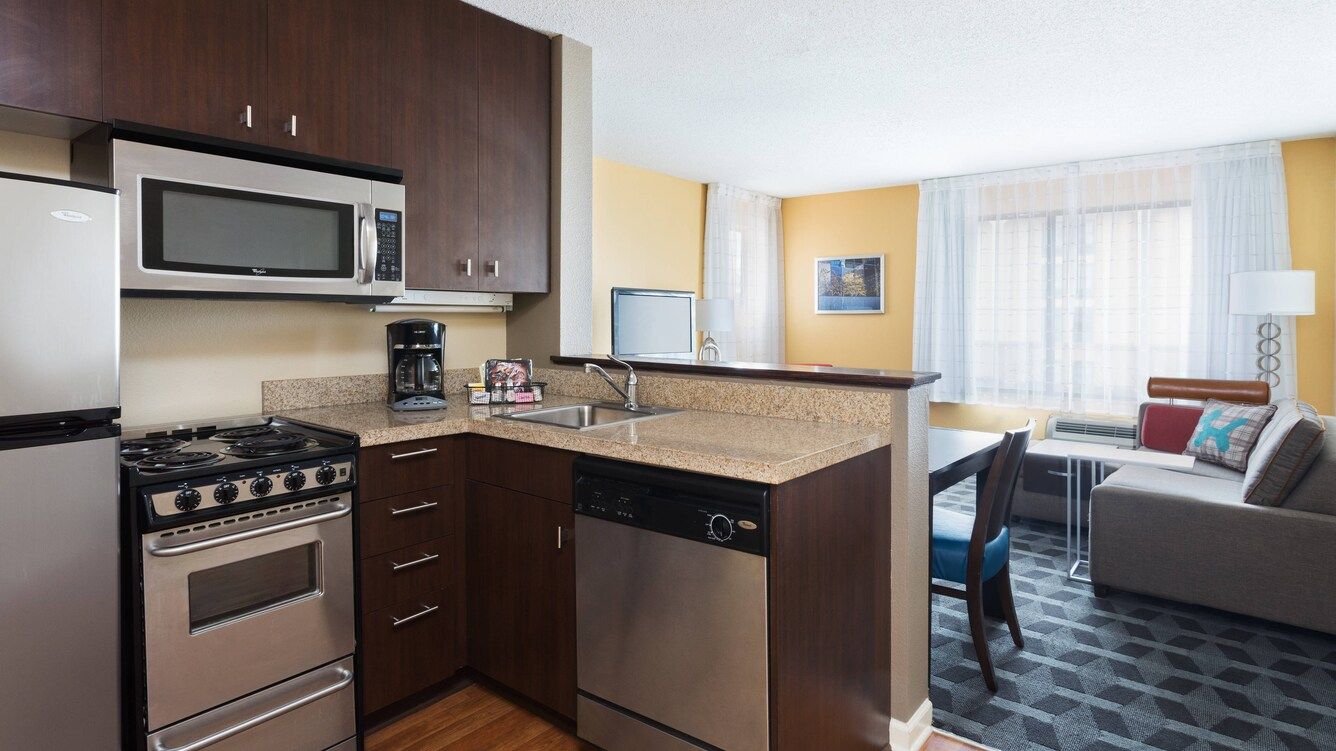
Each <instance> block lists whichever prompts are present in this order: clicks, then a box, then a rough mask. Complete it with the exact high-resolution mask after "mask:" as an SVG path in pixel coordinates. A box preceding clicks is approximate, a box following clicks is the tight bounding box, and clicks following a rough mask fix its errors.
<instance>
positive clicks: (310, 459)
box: [121, 417, 357, 751]
mask: <svg viewBox="0 0 1336 751" xmlns="http://www.w3.org/2000/svg"><path fill="white" fill-rule="evenodd" d="M356 449H357V439H356V437H355V436H351V435H347V434H344V433H340V432H337V431H333V430H329V429H326V428H321V427H318V426H314V425H307V424H304V423H299V422H294V421H289V420H284V419H281V418H276V417H246V418H230V419H227V420H211V421H201V422H194V423H183V424H178V425H163V426H155V427H149V428H140V429H130V430H127V431H126V432H125V440H124V441H123V442H122V444H121V468H122V475H121V477H122V485H121V486H122V492H123V494H124V497H125V499H126V500H127V502H128V503H127V509H128V510H129V513H130V515H131V524H130V528H131V530H132V534H131V541H130V544H129V547H130V548H131V549H132V550H135V551H136V556H135V564H134V565H135V573H136V576H135V577H133V578H134V579H136V580H137V581H138V582H139V583H140V586H141V587H142V596H141V597H134V600H135V601H136V605H137V613H136V615H137V616H138V620H139V622H140V623H142V625H143V628H142V632H141V633H140V635H139V639H138V640H137V644H136V645H135V649H134V651H135V656H136V662H137V667H138V669H137V670H136V682H137V686H136V688H137V690H136V691H135V695H136V696H138V697H142V703H141V706H140V707H139V708H138V709H139V711H138V712H137V717H136V719H137V721H138V722H140V723H141V730H142V734H141V735H140V736H139V737H140V739H141V741H142V743H143V745H142V748H144V749H146V750H148V751H153V750H155V749H177V748H203V747H205V746H206V745H207V746H212V745H214V744H219V743H222V741H224V740H228V739H231V742H230V743H228V744H224V745H227V747H228V748H232V747H234V746H235V747H237V748H242V747H245V748H284V749H293V750H294V751H324V750H325V749H330V748H335V747H340V748H341V747H342V744H344V743H346V742H348V741H349V739H350V738H353V737H354V736H355V735H356V718H357V712H356V706H355V699H354V694H355V692H354V690H353V685H354V675H353V651H354V647H355V643H356V639H355V629H354V606H353V586H354V573H353V572H354V567H353V549H352V513H353V507H354V492H355V488H356V480H357V473H356ZM134 594H139V593H138V592H136V593H134ZM206 676H207V678H206ZM238 744H239V745H238ZM220 747H221V746H220Z"/></svg>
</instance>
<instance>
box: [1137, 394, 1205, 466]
mask: <svg viewBox="0 0 1336 751" xmlns="http://www.w3.org/2000/svg"><path fill="white" fill-rule="evenodd" d="M1201 413H1202V408H1201V407H1189V406H1186V405H1182V404H1157V403H1155V402H1146V403H1145V404H1142V405H1141V420H1140V421H1139V429H1138V435H1137V438H1138V440H1140V441H1141V445H1142V446H1144V447H1146V448H1148V449H1152V450H1154V451H1167V452H1169V453H1171V454H1181V453H1183V450H1184V449H1186V448H1187V447H1188V441H1189V440H1190V439H1191V438H1192V434H1193V432H1194V431H1195V430H1196V428H1197V423H1198V422H1199V421H1200V420H1201Z"/></svg>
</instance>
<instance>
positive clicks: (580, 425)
mask: <svg viewBox="0 0 1336 751" xmlns="http://www.w3.org/2000/svg"><path fill="white" fill-rule="evenodd" d="M681 411H682V410H680V409H669V408H667V407H637V408H635V409H627V408H626V407H624V406H622V405H620V404H612V403H598V404H570V405H566V406H563V407H544V408H543V409H534V410H529V411H527V412H511V413H509V414H504V415H497V417H498V418H500V419H503V420H517V421H519V422H533V423H539V424H541V425H555V426H556V427H559V428H570V429H572V430H587V429H589V428H603V427H607V426H609V425H620V424H622V423H627V422H635V421H637V420H648V419H649V418H651V417H660V416H662V415H670V414H673V413H674V412H681Z"/></svg>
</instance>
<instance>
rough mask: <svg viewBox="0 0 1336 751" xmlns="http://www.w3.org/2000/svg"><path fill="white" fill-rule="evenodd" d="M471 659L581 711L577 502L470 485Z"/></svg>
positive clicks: (560, 708)
mask: <svg viewBox="0 0 1336 751" xmlns="http://www.w3.org/2000/svg"><path fill="white" fill-rule="evenodd" d="M467 504H468V511H467V518H468V522H467V524H466V530H467V531H466V533H465V544H466V546H467V548H468V554H467V565H466V566H465V571H466V572H467V576H468V586H467V587H466V592H467V602H468V606H467V610H468V656H469V664H470V665H471V666H473V667H474V668H475V669H477V670H478V671H480V672H482V673H484V674H485V675H487V676H489V677H491V678H493V679H494V680H497V681H499V682H501V683H502V684H504V685H506V686H508V687H510V688H512V689H514V690H516V691H518V692H520V693H522V694H524V695H525V696H528V697H529V698H530V699H533V700H534V701H536V702H538V703H540V704H543V705H544V706H547V707H549V708H550V709H552V710H554V711H556V712H558V713H560V714H563V715H565V716H567V717H571V718H574V717H575V546H574V541H573V540H570V539H565V540H564V542H563V543H562V545H561V547H560V548H559V547H558V546H557V538H558V535H560V534H561V532H562V531H563V530H564V531H569V530H570V529H571V527H572V525H573V524H574V516H573V512H572V511H571V507H570V506H568V505H566V504H563V503H557V502H556V501H550V500H547V499H545V498H539V497H537V496H531V495H525V494H524V493H519V492H516V491H514V490H508V489H506V488H499V487H495V486H493V485H487V484H484V483H480V482H472V481H471V482H469V484H468V502H467Z"/></svg>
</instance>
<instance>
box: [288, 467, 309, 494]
mask: <svg viewBox="0 0 1336 751" xmlns="http://www.w3.org/2000/svg"><path fill="white" fill-rule="evenodd" d="M304 485H306V475H305V474H303V473H301V472H297V471H295V470H294V471H292V472H289V473H288V474H287V477H284V478H283V487H285V488H287V489H288V490H301V489H302V487H303V486H304Z"/></svg>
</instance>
